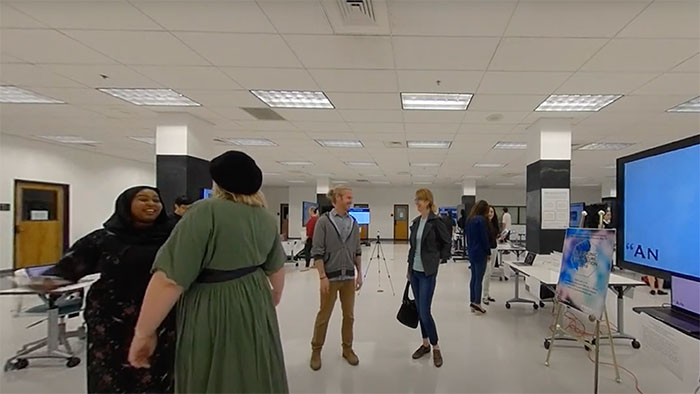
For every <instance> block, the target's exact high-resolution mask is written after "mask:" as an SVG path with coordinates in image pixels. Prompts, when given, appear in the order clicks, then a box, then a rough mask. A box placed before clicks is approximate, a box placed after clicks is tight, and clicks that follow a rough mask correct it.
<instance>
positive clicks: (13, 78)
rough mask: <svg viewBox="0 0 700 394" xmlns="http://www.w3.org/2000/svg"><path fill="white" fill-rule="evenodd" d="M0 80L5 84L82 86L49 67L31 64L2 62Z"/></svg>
mask: <svg viewBox="0 0 700 394" xmlns="http://www.w3.org/2000/svg"><path fill="white" fill-rule="evenodd" d="M0 81H2V82H3V84H6V85H16V86H20V87H27V88H30V90H31V88H32V87H82V85H81V84H80V83H78V82H75V81H72V80H70V79H68V78H65V77H63V76H61V75H59V74H56V73H54V72H53V71H52V70H50V69H46V68H44V67H39V66H35V65H32V64H3V65H1V66H0Z"/></svg>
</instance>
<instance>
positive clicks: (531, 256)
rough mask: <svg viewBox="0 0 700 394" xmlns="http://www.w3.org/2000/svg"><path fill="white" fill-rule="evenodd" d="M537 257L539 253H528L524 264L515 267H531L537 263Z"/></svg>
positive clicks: (517, 263) (520, 263)
mask: <svg viewBox="0 0 700 394" xmlns="http://www.w3.org/2000/svg"><path fill="white" fill-rule="evenodd" d="M536 257H537V253H534V252H527V255H526V256H525V261H522V262H516V263H515V265H519V266H521V267H523V266H530V265H532V264H533V263H534V262H535V258H536Z"/></svg>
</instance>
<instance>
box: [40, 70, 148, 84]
mask: <svg viewBox="0 0 700 394" xmlns="http://www.w3.org/2000/svg"><path fill="white" fill-rule="evenodd" d="M41 67H42V68H45V69H48V70H51V71H53V72H55V73H56V74H60V75H63V76H65V77H67V78H70V79H72V80H74V81H77V82H80V83H81V84H83V85H86V86H89V87H92V88H100V87H111V88H157V87H162V86H161V85H160V84H159V83H157V82H155V81H153V80H151V79H149V78H146V77H145V76H143V75H141V74H139V73H137V72H136V71H134V70H132V69H131V68H129V67H126V66H122V65H116V64H101V65H76V64H71V65H67V64H46V65H41ZM102 75H105V76H107V78H104V77H102Z"/></svg>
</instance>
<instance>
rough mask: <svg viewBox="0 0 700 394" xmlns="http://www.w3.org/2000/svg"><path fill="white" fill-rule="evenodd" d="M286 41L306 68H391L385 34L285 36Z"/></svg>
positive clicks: (389, 42) (389, 47)
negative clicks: (383, 35)
mask: <svg viewBox="0 0 700 394" xmlns="http://www.w3.org/2000/svg"><path fill="white" fill-rule="evenodd" d="M285 40H286V41H287V43H288V44H289V47H290V48H292V50H293V51H294V53H296V55H297V56H298V57H299V60H301V62H302V63H303V64H304V66H306V67H307V68H355V69H357V68H360V69H378V68H379V69H387V68H394V60H393V58H392V56H391V41H390V40H389V38H388V37H378V36H369V37H367V36H329V35H323V36H320V35H287V36H285Z"/></svg>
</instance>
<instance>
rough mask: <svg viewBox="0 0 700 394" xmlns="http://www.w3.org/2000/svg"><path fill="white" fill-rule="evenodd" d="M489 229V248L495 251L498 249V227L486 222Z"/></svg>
mask: <svg viewBox="0 0 700 394" xmlns="http://www.w3.org/2000/svg"><path fill="white" fill-rule="evenodd" d="M488 228H489V248H491V249H496V248H497V247H498V227H496V226H494V225H493V223H492V222H491V221H489V222H488Z"/></svg>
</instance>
